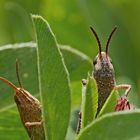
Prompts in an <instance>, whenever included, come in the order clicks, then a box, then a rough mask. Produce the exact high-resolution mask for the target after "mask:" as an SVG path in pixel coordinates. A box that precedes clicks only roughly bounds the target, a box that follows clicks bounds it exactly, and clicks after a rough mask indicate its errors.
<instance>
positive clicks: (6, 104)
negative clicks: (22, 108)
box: [0, 42, 92, 140]
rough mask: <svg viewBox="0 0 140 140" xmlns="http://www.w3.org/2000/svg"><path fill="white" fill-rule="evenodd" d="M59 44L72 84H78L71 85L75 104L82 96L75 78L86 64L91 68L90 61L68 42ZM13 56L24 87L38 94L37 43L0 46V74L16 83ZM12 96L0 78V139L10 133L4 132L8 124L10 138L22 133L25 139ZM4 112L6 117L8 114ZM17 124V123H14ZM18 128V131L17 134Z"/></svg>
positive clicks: (83, 69) (15, 137)
mask: <svg viewBox="0 0 140 140" xmlns="http://www.w3.org/2000/svg"><path fill="white" fill-rule="evenodd" d="M59 47H60V49H61V51H62V52H63V55H64V59H65V62H66V65H67V68H68V70H69V72H70V75H71V80H72V81H71V82H72V84H73V83H75V82H76V83H78V86H77V84H76V85H75V86H74V88H73V90H74V91H73V102H74V103H73V104H74V105H75V104H78V103H77V102H78V100H80V99H81V98H79V96H80V95H81V92H80V91H81V90H79V89H80V87H81V82H80V81H78V80H81V79H82V77H84V75H87V70H88V68H90V69H91V68H92V65H91V63H90V59H89V58H88V57H87V56H86V55H84V54H82V53H81V52H79V51H77V50H75V49H73V48H71V47H68V46H62V45H60V46H59ZM67 56H69V57H67ZM16 58H18V59H19V61H20V69H19V72H20V79H21V81H22V85H23V87H24V89H26V90H28V91H29V92H30V93H31V94H33V95H36V94H38V93H39V90H38V77H37V76H38V75H37V62H36V43H33V42H26V43H17V44H9V45H4V46H1V47H0V62H1V63H0V67H1V70H0V76H3V77H5V78H7V79H8V80H10V81H11V82H12V83H14V84H15V85H17V86H18V83H17V78H16V72H15V61H16ZM73 62H75V63H73ZM73 64H76V65H77V66H78V68H77V67H75V66H73ZM82 67H84V68H82ZM80 68H82V69H80ZM77 69H78V70H77ZM79 71H80V72H79ZM33 73H34V74H33ZM78 73H79V75H78ZM75 75H77V78H76V79H75V78H74V77H75ZM75 80H76V81H75ZM77 93H79V94H77ZM13 96H14V92H13V89H11V88H10V87H9V86H7V85H6V84H5V83H3V82H2V81H0V116H1V117H0V124H1V125H0V127H1V129H0V139H6V140H9V136H7V135H5V133H6V131H8V128H9V129H10V128H11V127H12V129H11V130H9V131H10V132H8V134H10V138H11V139H14V140H19V139H21V138H22V136H23V137H24V139H25V140H26V139H28V136H26V138H25V136H24V135H26V131H25V130H24V128H23V126H22V124H21V121H20V118H19V114H18V111H17V109H15V110H14V111H15V112H14V113H11V108H12V107H13V106H14V99H13ZM14 108H16V106H14ZM7 116H9V117H8V118H7ZM11 118H14V119H11ZM15 120H16V121H15ZM17 125H19V126H18V127H17ZM17 129H18V130H19V129H20V131H18V130H17ZM17 131H18V135H16V134H17V133H16V132H17Z"/></svg>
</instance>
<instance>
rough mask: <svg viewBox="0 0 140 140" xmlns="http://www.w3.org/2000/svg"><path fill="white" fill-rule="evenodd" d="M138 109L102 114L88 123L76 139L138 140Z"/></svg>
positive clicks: (139, 118) (139, 124)
mask: <svg viewBox="0 0 140 140" xmlns="http://www.w3.org/2000/svg"><path fill="white" fill-rule="evenodd" d="M139 130H140V110H135V111H132V112H131V111H129V112H119V113H118V112H117V113H110V114H107V115H104V116H102V117H100V118H99V119H97V120H96V121H95V122H93V123H92V124H90V125H88V126H87V127H86V128H85V129H83V131H82V132H81V133H80V134H79V135H78V136H77V138H76V140H93V139H94V140H132V139H133V140H139V139H140V132H139Z"/></svg>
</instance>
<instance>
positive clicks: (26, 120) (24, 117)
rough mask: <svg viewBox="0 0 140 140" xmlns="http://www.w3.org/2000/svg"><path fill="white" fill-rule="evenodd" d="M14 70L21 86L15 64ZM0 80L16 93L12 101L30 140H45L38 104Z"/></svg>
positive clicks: (1, 78)
mask: <svg viewBox="0 0 140 140" xmlns="http://www.w3.org/2000/svg"><path fill="white" fill-rule="evenodd" d="M16 70H17V77H18V81H19V84H20V86H21V83H20V80H19V75H18V64H17V62H16ZM0 80H2V81H3V82H5V83H6V84H8V85H9V86H10V87H12V88H13V89H14V91H15V92H16V94H15V95H14V99H15V102H16V105H17V107H18V111H19V114H20V118H21V121H22V123H23V125H24V127H25V128H26V130H27V133H28V135H29V137H30V138H31V140H45V133H44V128H43V123H42V113H41V104H40V102H39V101H38V100H37V99H36V98H35V97H34V96H32V95H31V94H30V93H29V92H28V91H26V90H25V89H23V88H22V87H20V88H17V87H16V86H15V85H14V84H12V83H11V82H10V81H8V80H7V79H5V78H3V77H0Z"/></svg>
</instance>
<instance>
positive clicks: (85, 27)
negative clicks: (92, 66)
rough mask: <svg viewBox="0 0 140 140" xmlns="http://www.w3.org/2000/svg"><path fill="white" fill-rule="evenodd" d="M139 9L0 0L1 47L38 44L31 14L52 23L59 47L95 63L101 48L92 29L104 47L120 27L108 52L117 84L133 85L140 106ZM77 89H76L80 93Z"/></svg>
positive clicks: (134, 5)
mask: <svg viewBox="0 0 140 140" xmlns="http://www.w3.org/2000/svg"><path fill="white" fill-rule="evenodd" d="M139 7H140V1H137V0H114V1H112V0H71V1H66V0H32V1H31V0H24V1H23V0H1V1H0V45H1V46H2V45H5V44H11V43H20V42H28V41H32V40H35V39H34V38H35V37H34V30H33V26H32V21H31V18H30V13H32V14H40V15H42V16H43V17H44V18H45V19H47V21H48V22H49V24H50V26H51V28H52V30H53V32H54V33H55V35H56V38H57V41H58V43H60V44H64V45H70V46H71V47H73V48H76V49H78V50H80V51H81V52H83V53H85V54H86V55H87V56H89V57H90V58H91V59H93V58H94V57H95V56H96V54H97V53H98V47H97V43H96V40H95V38H94V36H93V35H92V33H91V31H90V30H89V26H93V27H94V29H95V30H96V31H97V33H98V35H99V37H100V40H101V42H102V45H103V47H104V46H105V44H106V41H107V38H108V35H109V33H110V32H111V30H112V28H113V27H114V26H117V27H118V30H117V32H116V33H115V35H114V36H113V38H112V42H111V45H110V49H109V55H110V57H111V58H112V60H113V64H114V68H115V73H116V79H117V84H119V83H129V84H132V90H133V91H132V92H131V93H130V96H132V97H134V98H135V100H133V102H136V103H135V104H137V105H139V104H140V98H139V97H140V61H139V57H140V39H139V36H140V28H139V25H140V17H139V13H140V8H139ZM73 63H74V62H73ZM83 78H85V77H83ZM76 82H78V84H79V81H75V83H76ZM75 85H76V84H73V89H74V87H75V90H79V93H80V92H81V91H80V90H81V89H77V86H75ZM75 96H77V98H78V96H79V95H75ZM77 98H76V99H77ZM76 99H75V100H76ZM136 99H137V101H138V102H137V101H136ZM74 102H75V103H77V101H74ZM77 105H78V104H77Z"/></svg>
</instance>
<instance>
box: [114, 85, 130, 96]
mask: <svg viewBox="0 0 140 140" xmlns="http://www.w3.org/2000/svg"><path fill="white" fill-rule="evenodd" d="M120 89H124V90H125V96H126V97H127V96H128V93H129V91H130V90H131V85H128V84H122V85H116V86H115V87H114V90H120Z"/></svg>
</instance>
